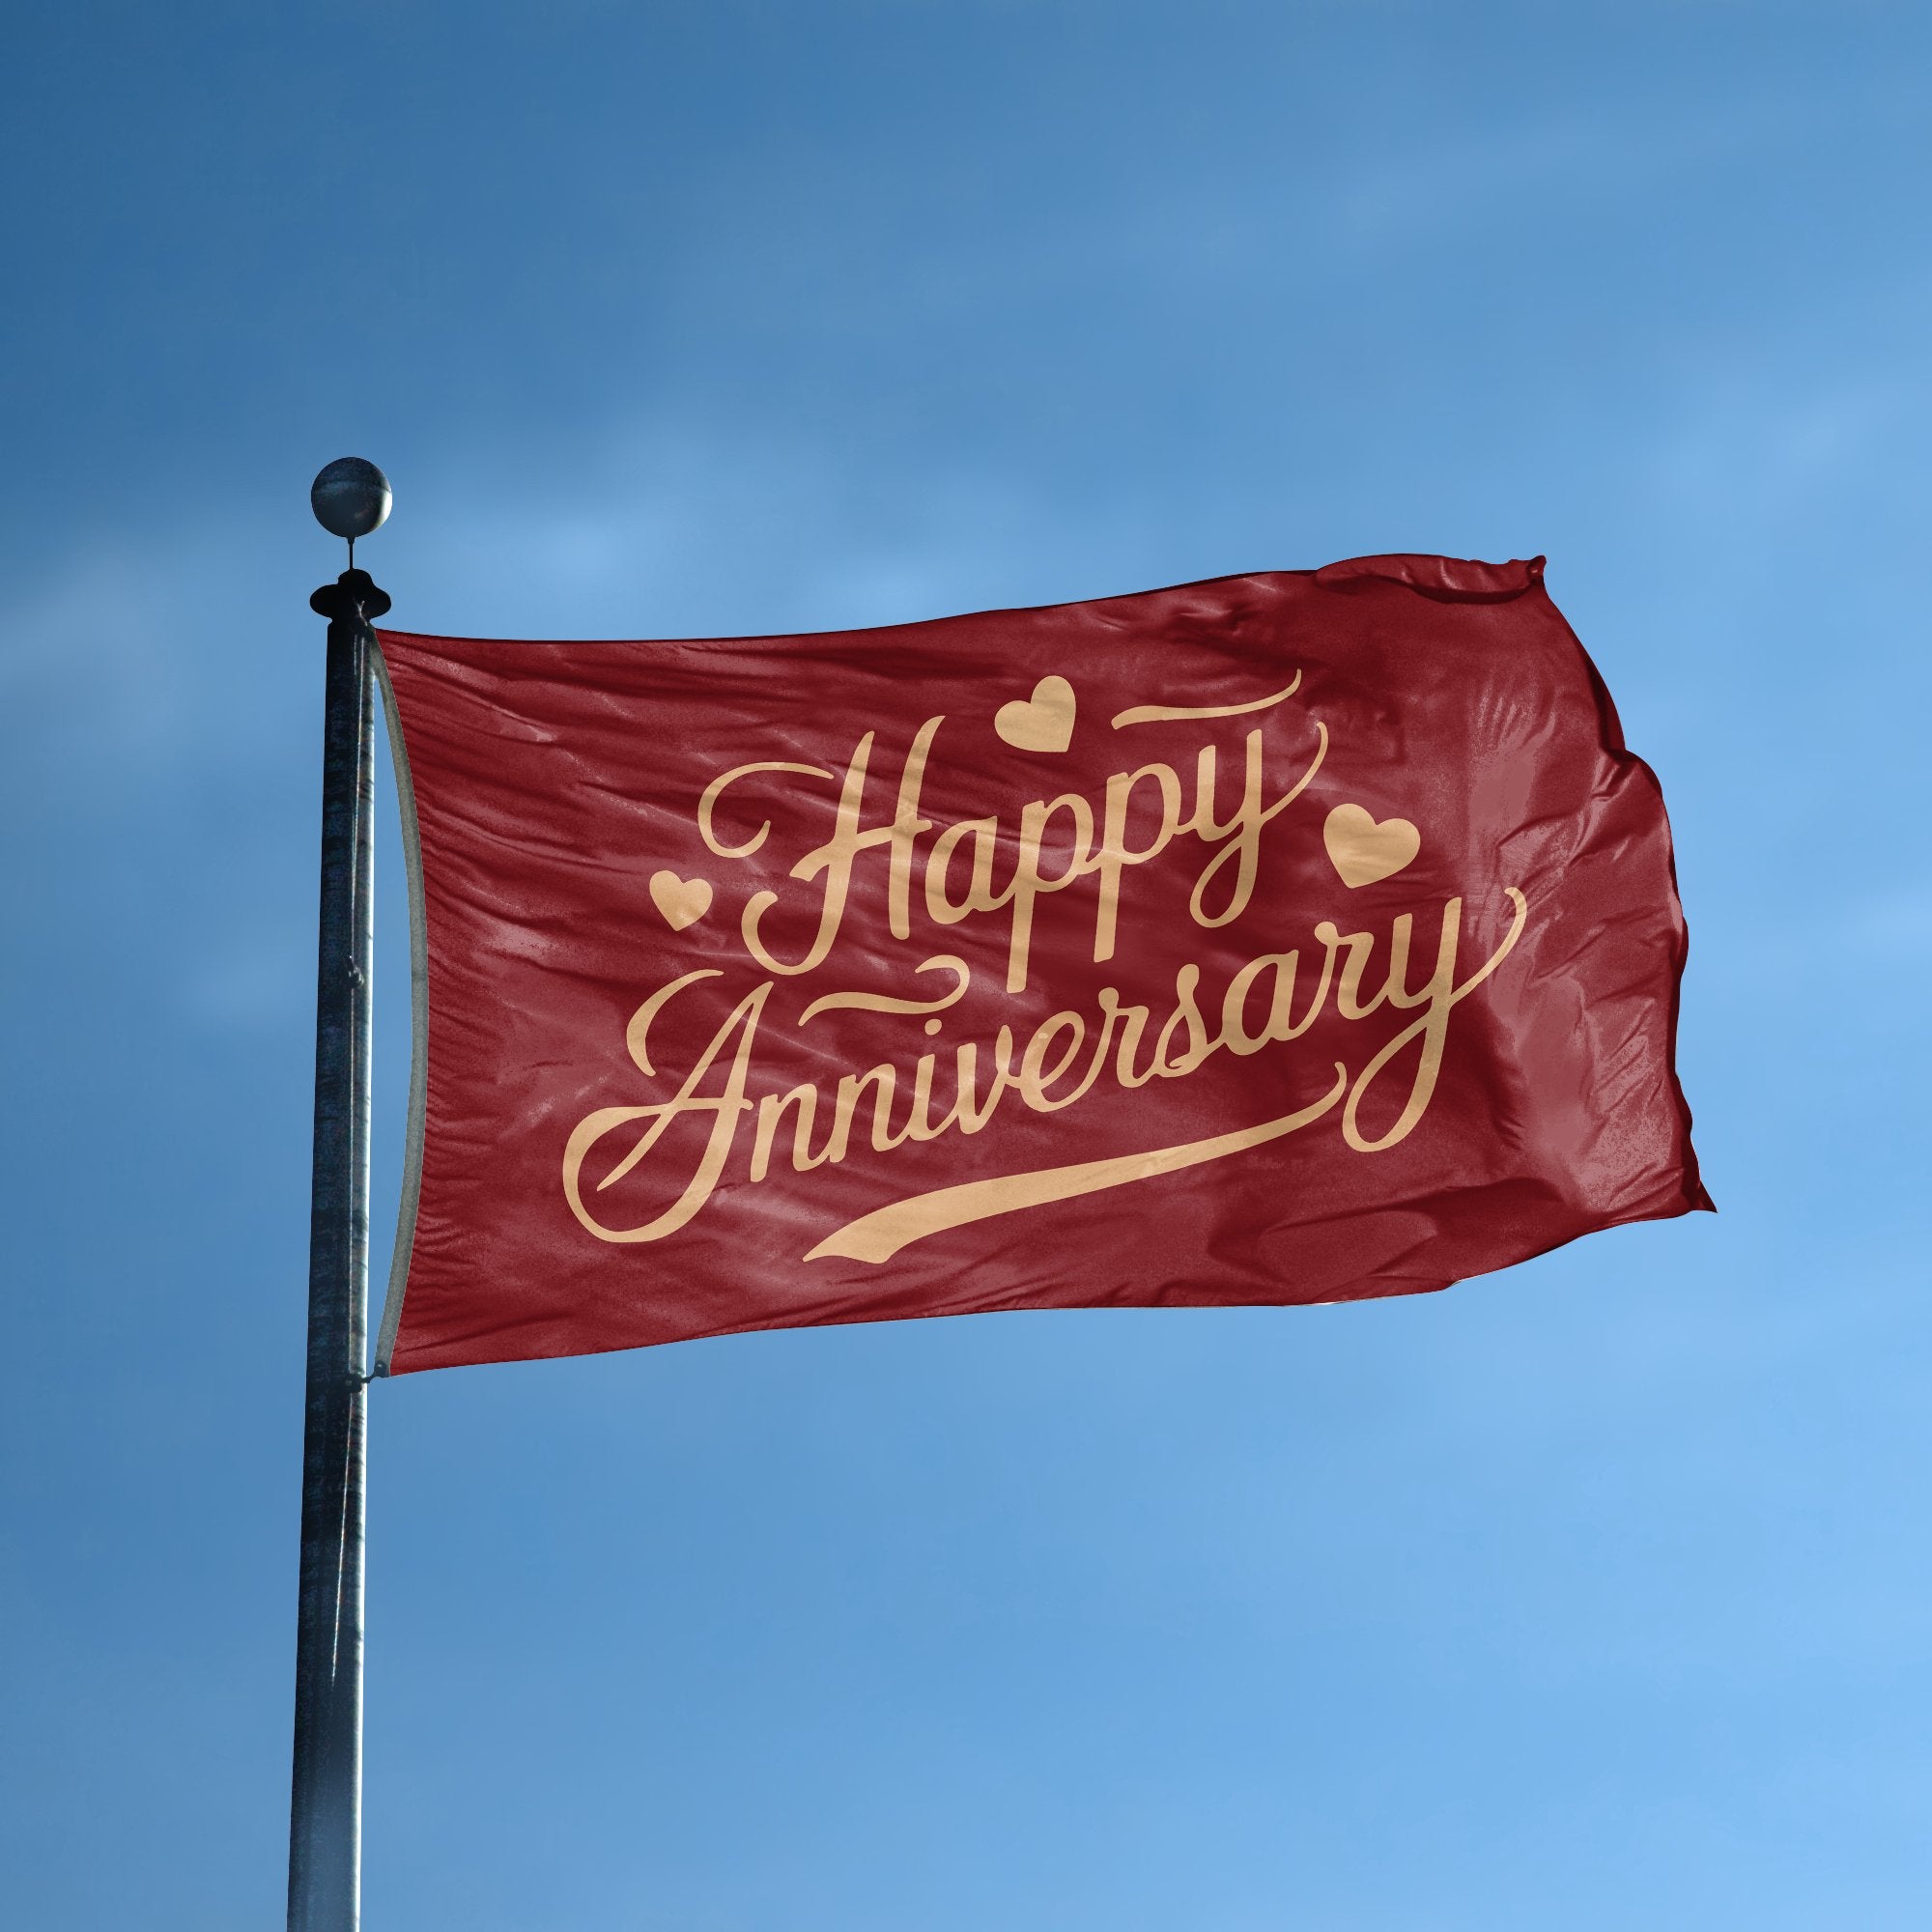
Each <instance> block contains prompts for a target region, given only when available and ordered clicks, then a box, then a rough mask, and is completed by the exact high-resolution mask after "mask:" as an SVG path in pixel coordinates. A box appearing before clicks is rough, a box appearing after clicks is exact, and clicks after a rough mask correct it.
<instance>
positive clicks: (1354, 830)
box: [1321, 805, 1422, 886]
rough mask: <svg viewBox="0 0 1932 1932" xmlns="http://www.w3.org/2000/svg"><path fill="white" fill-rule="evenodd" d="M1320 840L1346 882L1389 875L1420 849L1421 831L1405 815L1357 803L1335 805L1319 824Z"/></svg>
mask: <svg viewBox="0 0 1932 1932" xmlns="http://www.w3.org/2000/svg"><path fill="white" fill-rule="evenodd" d="M1321 842H1322V844H1324V845H1325V846H1327V848H1328V857H1329V859H1330V860H1331V861H1333V863H1334V867H1335V869H1336V870H1337V871H1338V872H1340V873H1341V875H1342V883H1343V884H1344V885H1345V886H1372V885H1374V884H1375V882H1376V881H1377V880H1378V879H1386V878H1389V877H1390V876H1391V875H1393V874H1394V873H1396V872H1399V871H1401V870H1402V868H1403V867H1405V866H1406V865H1407V864H1408V862H1409V861H1410V860H1411V859H1413V858H1414V857H1415V855H1416V853H1417V852H1419V851H1420V850H1421V849H1422V834H1421V833H1419V832H1418V831H1417V830H1416V829H1415V827H1414V826H1412V825H1411V824H1410V823H1409V822H1408V820H1407V819H1406V818H1384V819H1382V820H1381V821H1380V823H1379V824H1378V823H1377V821H1376V818H1375V816H1374V814H1373V813H1371V812H1368V811H1365V810H1363V809H1362V808H1361V807H1360V806H1359V805H1338V806H1337V807H1336V808H1335V810H1333V811H1331V812H1330V813H1329V814H1328V818H1327V822H1326V823H1325V824H1323V826H1322V828H1321Z"/></svg>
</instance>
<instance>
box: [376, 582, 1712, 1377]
mask: <svg viewBox="0 0 1932 1932" xmlns="http://www.w3.org/2000/svg"><path fill="white" fill-rule="evenodd" d="M382 647H383V655H384V669H385V679H386V688H387V694H388V696H389V699H390V702H391V705H392V711H393V722H394V725H395V743H396V745H397V748H398V753H399V757H398V769H399V775H400V776H401V778H402V780H403V787H404V794H405V814H406V820H407V821H408V827H409V831H410V839H409V843H410V847H411V855H412V867H413V868H419V869H418V875H417V877H416V879H415V880H414V882H413V883H414V885H415V888H416V891H415V893H414V895H413V898H414V903H415V905H416V918H417V924H418V932H417V940H418V945H417V961H418V974H419V979H420V980H421V984H422V988H423V991H424V993H425V994H426V998H425V999H424V1000H423V1001H422V1002H420V1003H419V1009H418V1026H419V1028H420V1029H426V1031H425V1032H424V1033H423V1035H422V1037H420V1039H419V1043H418V1057H417V1104H416V1105H415V1107H414V1108H413V1109H412V1129H411V1131H412V1141H413V1142H414V1145H413V1147H412V1159H411V1166H410V1179H409V1186H408V1189H407V1192H408V1196H409V1199H408V1200H407V1202H406V1204H405V1213H404V1217H403V1223H402V1229H401V1233H400V1236H399V1242H398V1257H397V1267H396V1270H395V1274H394V1277H393V1279H392V1283H391V1290H390V1297H389V1305H388V1309H387V1311H386V1314H385V1320H384V1330H383V1339H382V1347H381V1363H382V1366H383V1367H384V1370H386V1371H387V1372H391V1373H406V1372H409V1371H412V1370H416V1369H429V1368H439V1367H446V1366H451V1365H455V1364H459V1363H470V1362H489V1361H502V1360H513V1359H521V1358H527V1357H535V1356H549V1355H565V1354H581V1353H589V1352H594V1351H598V1350H610V1349H624V1348H636V1347H639V1346H643V1345H646V1344H652V1343H659V1342H671V1341H678V1340H684V1339H689V1338H693V1337H696V1336H703V1335H717V1334H725V1333H731V1332H736V1331H741V1330H746V1329H755V1328H771V1327H789V1326H801V1325H810V1324H818V1323H831V1322H841V1321H884V1320H893V1319H898V1318H905V1317H913V1316H929V1315H949V1314H967V1313H973V1312H981V1311H991V1310H1003V1309H1029V1308H1069V1307H1094V1306H1114V1307H1137V1306H1151V1305H1156V1304H1160V1305H1177V1306H1187V1305H1194V1306H1201V1305H1226V1304H1236V1303H1293V1302H1318V1301H1334V1300H1343V1299H1354V1298H1362V1297H1367V1296H1373V1295H1382V1294H1395V1293H1411V1292H1416V1291H1421V1290H1427V1289H1436V1288H1441V1287H1444V1286H1446V1285H1447V1284H1448V1283H1450V1282H1452V1281H1455V1280H1458V1279H1460V1278H1463V1277H1464V1276H1467V1275H1472V1274H1478V1273H1482V1272H1485V1271H1487V1270H1490V1269H1492V1268H1496V1267H1500V1266H1504V1265H1506V1264H1510V1263H1512V1262H1516V1261H1520V1260H1522V1259H1524V1258H1526V1257H1528V1256H1530V1255H1534V1254H1537V1253H1540V1252H1542V1251H1544V1250H1546V1249H1548V1248H1550V1247H1553V1246H1555V1245H1557V1244H1559V1243H1561V1242H1564V1241H1567V1240H1570V1239H1573V1238H1575V1237H1576V1236H1579V1235H1582V1234H1585V1233H1588V1232H1590V1231H1591V1230H1594V1229H1599V1228H1604V1227H1607V1226H1610V1225H1613V1224H1615V1223H1619V1222H1627V1221H1635V1220H1644V1219H1653V1218H1658V1217H1662V1216H1667V1215H1673V1214H1681V1213H1684V1212H1686V1211H1688V1210H1690V1209H1692V1208H1706V1207H1709V1205H1710V1203H1709V1200H1708V1198H1707V1197H1706V1195H1705V1193H1704V1191H1703V1188H1702V1186H1701V1184H1700V1183H1699V1180H1698V1178H1697V1169H1696V1161H1695V1157H1694V1155H1693V1153H1692V1151H1691V1148H1690V1117H1689V1113H1688V1110H1687V1108H1686V1106H1685V1103H1684V1099H1683V1095H1682V1093H1681V1091H1680V1089H1679V1086H1678V1082H1677V1078H1676V1073H1675V1069H1674V1065H1673V1046H1674V1033H1675V1025H1676V1009H1677V993H1678V982H1679V978H1680V975H1681V972H1682V968H1683V963H1684V956H1685V930H1684V923H1683V917H1682V914H1681V911H1680V909H1679V905H1678V900H1677V894H1676V887H1675V881H1674V876H1673V869H1672V861H1671V850H1670V838H1669V830H1668V826H1667V823H1666V820H1665V817H1664V811H1663V805H1662V797H1661V794H1660V792H1659V788H1658V785H1657V782H1656V780H1655V779H1654V777H1653V776H1652V774H1651V772H1650V770H1649V768H1648V767H1647V766H1645V765H1644V764H1643V763H1642V762H1641V760H1639V759H1638V758H1636V757H1635V756H1634V755H1633V754H1632V753H1630V752H1628V751H1627V750H1626V749H1625V747H1624V743H1623V737H1622V732H1621V729H1620V727H1619V725H1618V722H1617V717H1616V712H1615V709H1614V707H1613V706H1612V704H1611V702H1610V698H1609V696H1608V694H1607V692H1606V691H1605V688H1604V685H1603V682H1602V680H1601V679H1600V678H1599V677H1598V675H1597V673H1596V671H1595V669H1594V668H1593V667H1592V665H1591V664H1590V662H1589V660H1588V658H1587V657H1586V656H1585V654H1584V652H1583V650H1582V648H1581V646H1580V645H1579V644H1578V643H1577V639H1576V638H1575V637H1574V636H1573V634H1572V633H1571V631H1570V629H1569V627H1568V626H1567V624H1565V622H1564V620H1563V618H1562V617H1561V615H1560V614H1559V613H1558V611H1556V609H1555V607H1554V605H1553V604H1552V603H1551V602H1550V601H1549V598H1548V594H1547V593H1546V591H1545V589H1544V585H1543V573H1542V564H1541V559H1538V560H1535V561H1533V562H1528V563H1520V562H1519V563H1509V564H1485V563H1476V562H1468V561H1463V560H1458V559H1453V558H1445V557H1432V556H1385V557H1368V558H1357V559H1353V560H1351V561H1349V562H1346V563H1339V564H1332V565H1329V566H1328V567H1327V568H1325V569H1322V570H1319V571H1312V572H1308V571H1301V572H1274V573H1265V574H1260V575H1254V576H1245V577H1232V578H1223V579H1219V580H1216V581H1214V582H1207V583H1194V584H1184V585H1180V586H1179V587H1177V588H1173V589H1167V590H1157V591H1151V592H1147V593H1145V594H1142V595H1137V596H1127V597H1114V598H1102V599H1097V600H1094V601H1091V602H1086V603H1077V604H1065V605H1058V606H1053V607H1050V608H1045V609H1039V610H1027V611H992V612H985V613H980V614H977V615H972V616H963V617H952V618H945V619H941V620H938V621H936V622H932V623H921V624H906V625H897V626H893V627H889V628H885V629H878V630H868V631H853V632H835V633H825V634H820V635H811V636H800V637H779V638H749V639H687V640H682V641H667V642H584V643H558V642H551V643H526V642H511V641H503V640H486V639H451V638H433V637H419V636H413V635H410V634H405V633H400V632H384V633H383V634H382Z"/></svg>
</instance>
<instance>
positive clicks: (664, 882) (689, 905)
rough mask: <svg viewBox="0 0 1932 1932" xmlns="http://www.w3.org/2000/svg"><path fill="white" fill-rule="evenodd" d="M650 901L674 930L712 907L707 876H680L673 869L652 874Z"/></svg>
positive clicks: (689, 922) (678, 930)
mask: <svg viewBox="0 0 1932 1932" xmlns="http://www.w3.org/2000/svg"><path fill="white" fill-rule="evenodd" d="M651 903H652V904H653V905H654V906H656V907H657V909H658V910H659V911H660V912H661V913H663V914H664V916H665V923H666V924H667V925H668V926H669V927H670V929H671V930H672V931H673V932H682V931H683V930H684V928H685V927H686V926H687V925H691V924H694V923H696V921H698V920H700V919H702V918H703V917H704V915H705V914H706V913H708V912H709V911H710V910H711V881H710V880H709V879H680V878H679V877H678V875H677V874H676V873H675V872H653V873H652V874H651Z"/></svg>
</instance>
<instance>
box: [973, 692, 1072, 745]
mask: <svg viewBox="0 0 1932 1932" xmlns="http://www.w3.org/2000/svg"><path fill="white" fill-rule="evenodd" d="M1073 708H1074V707H1073V687H1072V686H1071V685H1070V684H1068V683H1067V681H1066V680H1065V678H1064V677H1043V678H1041V679H1040V681H1039V682H1038V683H1037V685H1035V686H1034V688H1033V696H1031V697H1016V698H1014V699H1013V700H1012V702H1011V703H1010V704H1003V705H1001V706H1000V708H999V709H998V710H997V711H996V712H994V713H993V729H994V730H995V731H997V732H998V733H999V734H1000V736H1001V737H1002V738H1004V739H1005V740H1006V741H1007V743H1008V744H1009V745H1010V746H1012V747H1013V749H1014V750H1015V751H1018V752H1064V751H1065V749H1066V748H1067V746H1068V745H1070V744H1072V742H1073Z"/></svg>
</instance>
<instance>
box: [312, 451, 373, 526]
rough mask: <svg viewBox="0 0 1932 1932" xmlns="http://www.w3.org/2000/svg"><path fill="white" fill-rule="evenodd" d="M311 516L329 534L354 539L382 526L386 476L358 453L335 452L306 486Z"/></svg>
mask: <svg viewBox="0 0 1932 1932" xmlns="http://www.w3.org/2000/svg"><path fill="white" fill-rule="evenodd" d="M308 500H309V506H310V507H311V508H312V509H313V510H314V511H315V520H316V522H317V523H319V524H320V525H321V526H323V528H324V529H326V530H327V532H328V533H329V535H330V536H332V537H347V538H348V539H349V541H350V542H351V543H354V542H355V539H356V538H357V537H366V536H367V535H368V534H369V532H370V531H371V530H373V529H379V528H381V527H382V525H383V522H384V519H385V518H386V517H387V516H388V514H389V504H390V502H391V500H392V498H391V497H390V495H389V479H388V478H387V477H386V476H384V474H383V472H382V471H381V470H380V469H377V468H376V466H375V465H374V464H373V463H370V462H368V461H366V460H365V459H364V458H362V457H360V456H338V457H337V458H336V459H335V461H334V462H333V463H331V464H328V465H327V466H326V467H325V468H324V469H321V470H319V471H318V472H317V474H316V479H315V481H314V482H313V483H311V484H310V485H309V486H308Z"/></svg>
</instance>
